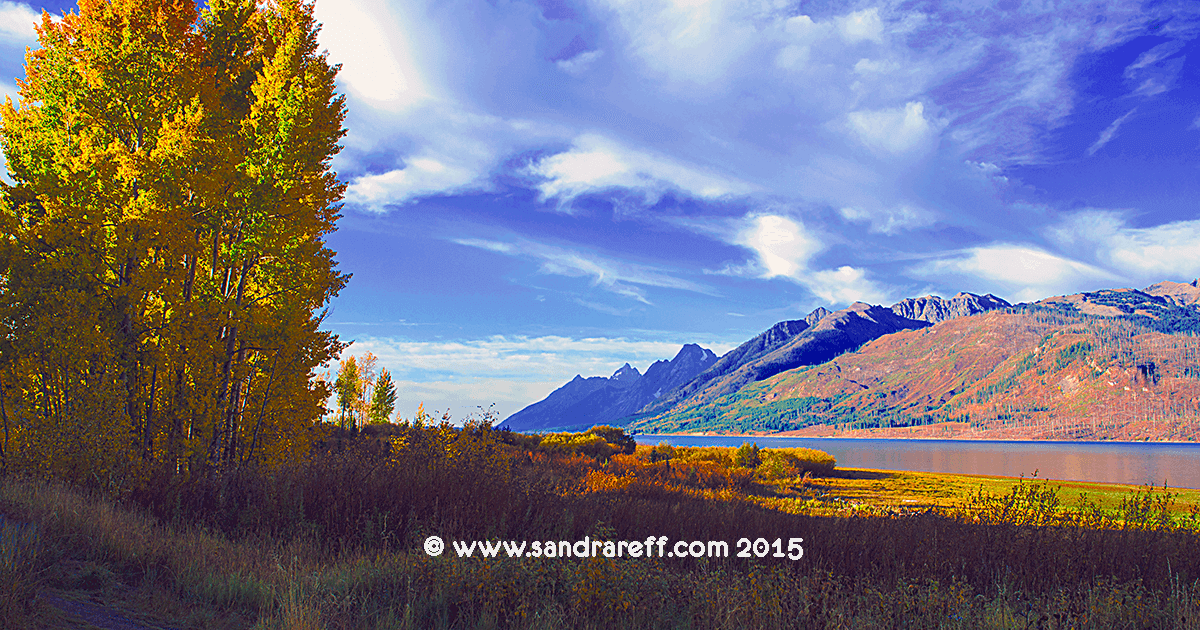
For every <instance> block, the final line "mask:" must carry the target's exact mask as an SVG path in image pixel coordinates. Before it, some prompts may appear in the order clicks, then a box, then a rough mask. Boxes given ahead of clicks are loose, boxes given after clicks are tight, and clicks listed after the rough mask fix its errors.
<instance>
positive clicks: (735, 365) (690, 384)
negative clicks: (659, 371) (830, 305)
mask: <svg viewBox="0 0 1200 630" xmlns="http://www.w3.org/2000/svg"><path fill="white" fill-rule="evenodd" d="M828 314H829V311H826V310H825V309H823V308H818V309H817V310H815V311H813V312H812V313H809V314H808V317H806V318H804V319H794V320H788V321H783V322H779V323H778V324H775V325H774V326H772V327H770V328H768V329H767V330H766V331H765V332H763V333H762V334H760V335H758V336H757V337H755V338H753V339H751V340H750V341H747V342H746V343H743V344H742V345H740V346H738V347H736V348H734V349H733V350H730V351H729V352H727V353H725V355H724V356H722V357H721V358H720V359H719V360H717V361H716V362H715V364H713V365H712V366H711V367H709V368H708V369H706V370H704V371H702V372H700V373H699V374H697V375H695V377H694V378H692V379H690V380H688V381H685V382H684V383H681V384H680V385H679V386H677V387H676V388H675V389H672V390H669V391H666V392H664V394H663V395H661V396H658V397H656V398H655V400H653V401H648V403H647V406H646V408H644V409H642V410H641V413H652V412H653V411H654V410H658V409H669V408H671V407H673V406H674V405H676V404H678V403H679V402H680V401H682V400H684V399H686V398H687V397H689V396H691V395H693V394H695V393H696V392H698V391H701V390H703V389H704V388H705V387H707V386H708V385H709V383H711V382H713V381H715V380H719V379H721V378H723V377H725V376H727V375H729V374H731V373H733V372H735V371H737V370H738V369H739V368H741V367H742V366H743V365H746V364H747V363H750V362H752V361H754V360H755V359H758V358H761V357H763V356H765V355H767V354H769V353H771V352H772V351H774V350H777V349H779V348H780V347H782V346H784V345H786V344H787V343H788V342H789V341H791V340H792V339H794V338H796V336H797V335H799V334H800V333H802V332H804V331H805V330H808V329H809V328H811V327H812V325H813V324H816V323H817V322H819V321H820V320H821V318H823V317H825V316H826V315H828ZM635 411H636V410H635Z"/></svg>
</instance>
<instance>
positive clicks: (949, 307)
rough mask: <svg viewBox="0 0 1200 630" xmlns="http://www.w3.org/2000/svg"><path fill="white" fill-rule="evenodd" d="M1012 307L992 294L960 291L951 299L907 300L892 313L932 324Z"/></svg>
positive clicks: (936, 297) (934, 296) (894, 308)
mask: <svg viewBox="0 0 1200 630" xmlns="http://www.w3.org/2000/svg"><path fill="white" fill-rule="evenodd" d="M1009 306H1012V304H1009V303H1008V302H1007V301H1006V300H1004V299H1003V298H999V297H996V296H995V295H992V294H991V293H988V294H987V295H976V294H974V293H967V292H966V291H960V292H958V293H956V294H955V295H954V297H952V298H950V299H945V298H942V297H940V296H937V295H925V296H922V297H918V298H905V299H903V300H900V301H899V302H897V303H895V304H893V305H892V307H891V310H892V312H894V313H896V314H897V315H899V316H901V317H906V318H908V319H917V320H921V321H925V322H929V323H931V324H936V323H938V322H944V321H946V320H948V319H954V318H956V317H969V316H971V315H977V314H979V313H983V312H985V311H990V310H994V309H998V308H1006V307H1009Z"/></svg>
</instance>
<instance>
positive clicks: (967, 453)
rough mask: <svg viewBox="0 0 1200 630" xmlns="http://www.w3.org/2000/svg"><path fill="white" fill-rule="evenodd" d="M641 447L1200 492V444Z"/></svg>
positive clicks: (657, 438)
mask: <svg viewBox="0 0 1200 630" xmlns="http://www.w3.org/2000/svg"><path fill="white" fill-rule="evenodd" d="M635 437H636V438H637V441H638V442H639V443H642V444H658V443H659V442H662V441H666V442H668V443H670V444H672V445H674V446H735V447H736V446H740V445H741V444H742V442H755V443H757V444H758V445H759V446H761V447H766V448H782V447H799V448H815V449H817V450H821V451H825V452H826V453H829V454H830V455H833V456H834V457H836V458H837V465H838V466H839V467H846V468H874V469H878V470H911V471H921V472H944V473H961V474H968V475H1007V476H1011V477H1017V476H1020V475H1022V474H1024V475H1025V476H1026V477H1029V476H1031V475H1032V474H1033V471H1035V470H1036V471H1038V478H1039V479H1058V480H1072V481H1103V482H1109V483H1129V484H1147V483H1150V484H1154V485H1157V486H1162V485H1163V482H1166V483H1167V485H1168V486H1170V487H1173V488H1200V443H1198V444H1180V443H1162V442H1014V441H998V440H997V441H983V440H980V441H967V440H876V439H848V438H788V437H759V436H755V437H722V436H716V437H704V436H679V435H638V436H635Z"/></svg>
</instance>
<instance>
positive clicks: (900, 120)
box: [846, 101, 936, 155]
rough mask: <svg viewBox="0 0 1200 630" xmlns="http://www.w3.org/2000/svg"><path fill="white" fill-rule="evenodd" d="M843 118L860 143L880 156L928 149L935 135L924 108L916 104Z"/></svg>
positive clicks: (848, 115)
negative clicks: (880, 154)
mask: <svg viewBox="0 0 1200 630" xmlns="http://www.w3.org/2000/svg"><path fill="white" fill-rule="evenodd" d="M846 119H847V120H848V121H849V123H850V129H851V131H853V132H854V134H855V136H856V137H857V138H858V140H859V141H860V142H862V143H863V144H865V145H867V146H868V147H870V148H871V149H872V150H874V151H876V152H877V153H882V154H892V155H903V154H906V153H910V152H912V151H915V150H918V149H928V148H929V147H930V145H931V143H932V140H933V138H934V135H935V133H936V127H935V125H933V124H930V122H929V121H928V120H926V119H925V106H924V105H923V104H921V103H918V102H916V101H910V102H909V103H906V104H905V105H904V107H896V108H891V109H884V110H878V111H857V112H850V113H849V114H847V115H846Z"/></svg>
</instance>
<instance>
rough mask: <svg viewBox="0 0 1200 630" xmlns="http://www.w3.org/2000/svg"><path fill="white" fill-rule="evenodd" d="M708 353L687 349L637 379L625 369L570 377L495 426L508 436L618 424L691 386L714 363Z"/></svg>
mask: <svg viewBox="0 0 1200 630" xmlns="http://www.w3.org/2000/svg"><path fill="white" fill-rule="evenodd" d="M716 361H717V355H715V354H713V351H712V350H708V349H706V348H701V347H700V346H698V345H696V344H694V343H689V344H687V345H685V346H683V348H681V349H680V350H679V353H678V354H676V355H675V358H674V359H671V360H670V361H655V362H654V363H653V364H652V365H651V366H650V367H648V368H646V373H645V374H641V373H640V372H638V370H637V368H635V367H630V365H629V364H628V363H626V364H625V365H623V366H621V367H620V368H619V369H618V370H617V371H616V372H614V373H613V375H612V376H610V377H608V378H605V377H603V376H593V377H590V378H584V377H583V376H582V375H578V374H577V375H575V378H573V379H571V381H569V382H568V383H567V384H566V385H563V386H562V387H560V388H558V389H556V390H554V391H553V392H551V393H550V395H549V396H547V397H546V398H545V399H543V400H541V401H540V402H536V403H534V404H532V405H529V406H528V407H525V408H524V409H522V410H520V411H518V412H516V413H514V414H513V415H511V416H509V417H508V418H506V419H505V420H504V422H502V423H501V424H500V426H501V427H507V428H510V429H512V430H514V431H549V430H557V431H573V430H581V429H588V428H591V427H593V426H596V425H601V424H620V423H621V422H620V420H621V419H622V418H625V417H626V416H629V415H631V414H633V413H635V412H637V411H638V410H639V409H641V408H642V407H645V406H646V405H648V404H651V403H653V402H654V401H655V400H656V399H657V398H659V397H660V396H661V395H662V394H663V393H664V392H669V391H671V390H674V389H676V388H678V387H679V386H680V385H683V384H684V383H687V382H688V381H690V380H692V379H693V378H694V377H695V376H696V375H697V374H700V373H701V372H704V371H705V370H707V369H708V368H709V367H710V366H712V364H714V363H716Z"/></svg>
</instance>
